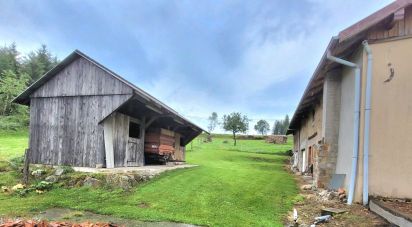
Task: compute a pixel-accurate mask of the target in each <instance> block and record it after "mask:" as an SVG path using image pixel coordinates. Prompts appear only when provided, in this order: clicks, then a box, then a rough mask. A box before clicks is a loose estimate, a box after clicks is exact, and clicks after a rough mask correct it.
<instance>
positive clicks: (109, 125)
mask: <svg viewBox="0 0 412 227" xmlns="http://www.w3.org/2000/svg"><path fill="white" fill-rule="evenodd" d="M103 128H104V132H103V133H104V150H105V154H106V168H114V151H113V117H112V116H110V117H108V118H106V120H104V122H103Z"/></svg>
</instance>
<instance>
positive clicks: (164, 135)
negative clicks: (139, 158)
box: [144, 129, 175, 155]
mask: <svg viewBox="0 0 412 227" xmlns="http://www.w3.org/2000/svg"><path fill="white" fill-rule="evenodd" d="M144 152H145V153H152V154H158V155H167V154H173V153H174V152H175V135H174V132H173V131H169V130H166V129H154V130H151V131H149V132H147V133H146V136H145V144H144Z"/></svg>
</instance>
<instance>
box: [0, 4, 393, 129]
mask: <svg viewBox="0 0 412 227" xmlns="http://www.w3.org/2000/svg"><path fill="white" fill-rule="evenodd" d="M390 2H391V1H389V0H368V1H366V0H362V1H359V0H333V1H331V0H306V1H305V0H291V1H287V0H279V1H276V0H268V1H257V0H253V1H252V0H250V1H249V0H244V1H224V0H216V1H212V0H210V1H202V0H200V1H199V0H192V1H172V0H164V1H155V0H150V1H138V0H136V1H135V0H131V1H126V0H121V1H114V0H113V1H101V0H91V1H84V0H74V1H55V0H50V1H45V0H43V1H20V0H14V1H11V0H0V41H1V42H2V45H3V44H4V45H8V44H10V43H12V42H16V44H17V47H18V49H19V50H20V51H22V52H28V51H30V50H33V49H36V48H38V47H39V46H40V45H41V44H46V45H47V46H48V47H49V49H50V50H51V51H52V52H53V53H55V54H56V55H57V56H58V58H59V59H63V58H65V57H66V56H67V55H68V54H70V53H71V52H72V51H73V50H74V49H79V50H81V51H82V52H84V53H86V54H87V55H89V56H90V57H92V58H94V59H95V60H97V61H98V62H100V63H102V64H103V65H105V66H106V67H108V68H110V69H111V70H113V71H115V72H116V73H118V74H120V75H121V76H123V77H124V78H126V79H128V80H129V81H131V82H133V83H134V84H136V85H137V86H138V87H140V88H143V89H144V90H146V91H147V92H149V93H150V94H152V95H153V96H155V97H157V98H158V99H160V100H162V101H163V102H165V103H166V104H167V105H169V106H171V107H172V108H174V109H175V110H177V111H178V112H179V113H181V114H182V115H184V116H186V117H187V118H189V119H191V120H192V121H193V122H195V123H197V124H199V125H200V126H202V127H204V128H207V117H208V116H209V115H210V114H211V112H213V111H215V112H217V113H218V115H219V118H220V117H221V116H223V114H227V113H230V112H235V111H236V112H241V113H243V114H246V115H247V116H248V117H249V118H251V119H252V120H253V121H252V122H251V123H250V127H249V128H250V129H251V130H249V133H255V132H254V130H253V125H254V123H255V122H256V121H257V120H259V119H265V120H267V121H268V122H269V123H270V124H271V125H272V124H273V122H274V120H275V119H281V118H283V117H284V115H285V114H289V115H290V116H291V115H293V112H294V110H295V108H296V106H297V104H298V102H299V99H300V97H301V96H302V93H303V90H304V88H305V86H306V84H307V82H308V80H309V78H310V77H311V75H312V73H313V71H314V70H315V68H316V65H317V63H318V62H319V60H320V58H321V55H322V54H323V51H324V50H325V48H326V46H327V44H328V42H329V40H330V38H331V37H332V36H334V35H337V34H338V32H339V31H340V30H342V29H344V28H346V27H348V26H350V25H351V24H353V23H355V22H357V21H358V20H360V19H362V18H364V17H366V16H368V15H369V14H371V13H373V12H374V11H376V10H378V9H380V8H382V7H383V6H385V5H387V4H389V3H390ZM219 131H222V130H221V129H219Z"/></svg>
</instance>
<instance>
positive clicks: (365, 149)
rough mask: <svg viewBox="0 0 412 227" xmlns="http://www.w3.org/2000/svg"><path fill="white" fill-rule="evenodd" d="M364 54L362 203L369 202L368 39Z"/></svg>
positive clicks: (369, 105) (370, 90) (369, 84)
mask: <svg viewBox="0 0 412 227" xmlns="http://www.w3.org/2000/svg"><path fill="white" fill-rule="evenodd" d="M362 44H363V46H364V49H365V51H366V54H367V56H368V65H367V69H366V92H365V123H364V134H363V193H362V202H363V205H365V206H366V205H367V204H368V203H369V135H370V112H371V97H372V89H371V88H372V62H373V58H372V51H371V49H370V47H369V45H368V41H366V40H365V41H363V42H362Z"/></svg>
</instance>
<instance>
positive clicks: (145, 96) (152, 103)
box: [13, 50, 207, 136]
mask: <svg viewBox="0 0 412 227" xmlns="http://www.w3.org/2000/svg"><path fill="white" fill-rule="evenodd" d="M78 58H84V59H86V60H88V61H89V62H91V63H92V64H94V65H95V66H97V67H98V68H100V69H101V70H103V71H105V72H107V73H108V74H110V75H111V76H113V77H115V78H116V79H118V80H120V81H122V82H123V83H124V84H126V85H127V86H129V87H130V88H131V89H133V94H134V95H133V99H136V100H139V101H140V102H142V103H144V105H145V107H146V108H148V109H151V110H152V111H155V112H156V110H157V111H158V112H159V114H162V115H168V116H170V117H171V118H172V119H174V121H176V122H180V123H181V124H183V125H185V126H187V127H190V128H192V129H193V131H194V132H196V133H192V134H193V135H196V136H197V135H199V134H200V133H202V132H206V133H207V131H206V130H204V129H202V128H201V127H199V126H197V125H196V124H194V123H193V122H191V121H190V120H188V119H187V118H185V117H183V116H182V115H180V114H179V113H178V112H176V111H175V110H173V109H172V108H171V107H169V106H167V105H166V104H164V103H163V102H161V101H159V100H158V99H156V98H155V97H153V96H152V95H150V94H149V93H147V92H145V91H144V90H142V89H141V88H139V87H137V86H136V85H134V84H132V83H130V82H129V81H127V80H125V79H124V78H123V77H121V76H120V75H118V74H116V73H115V72H113V71H111V70H110V69H108V68H106V67H105V66H103V65H101V64H100V63H98V62H97V61H95V60H94V59H92V58H91V57H89V56H87V55H86V54H84V53H82V52H81V51H79V50H75V51H73V52H72V53H71V54H70V55H69V56H67V57H66V58H65V59H64V60H63V61H61V62H60V63H59V64H58V65H57V66H55V67H54V68H52V69H51V70H50V71H48V72H47V73H45V74H44V75H43V76H42V77H41V78H40V79H38V80H37V81H36V82H34V83H33V84H32V85H30V86H29V87H28V88H27V89H26V90H25V91H23V92H22V93H21V94H20V95H19V96H17V97H16V98H15V99H14V100H13V102H14V103H19V104H22V105H30V95H31V94H32V93H33V92H34V91H36V90H37V89H38V88H40V87H41V86H42V85H43V84H45V83H47V81H49V80H50V79H51V78H53V77H54V76H55V75H57V74H58V73H59V72H60V71H61V70H62V69H64V68H65V67H66V66H68V65H69V64H71V63H72V62H73V61H75V60H76V59H78ZM133 99H129V100H127V101H125V102H124V103H123V104H122V105H121V106H124V105H130V103H131V101H132V100H133ZM115 111H117V110H115ZM101 120H104V118H103V119H101Z"/></svg>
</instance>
